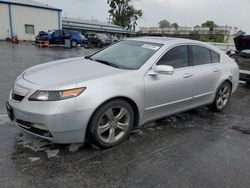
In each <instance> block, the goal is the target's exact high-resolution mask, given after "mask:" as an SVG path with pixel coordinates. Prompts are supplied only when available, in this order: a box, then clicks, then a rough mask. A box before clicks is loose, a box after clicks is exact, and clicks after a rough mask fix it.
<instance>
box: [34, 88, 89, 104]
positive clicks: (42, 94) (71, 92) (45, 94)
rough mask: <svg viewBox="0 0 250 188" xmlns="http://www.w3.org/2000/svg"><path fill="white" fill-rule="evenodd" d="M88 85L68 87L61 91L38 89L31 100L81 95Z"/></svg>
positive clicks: (53, 99) (47, 99)
mask: <svg viewBox="0 0 250 188" xmlns="http://www.w3.org/2000/svg"><path fill="white" fill-rule="evenodd" d="M85 89H86V87H82V88H76V89H68V90H61V91H40V90H38V91H36V92H35V93H34V94H33V95H31V96H30V98H29V100H30V101H58V100H64V99H69V98H73V97H77V96H78V95H80V94H81V93H82V92H83V91H84V90H85Z"/></svg>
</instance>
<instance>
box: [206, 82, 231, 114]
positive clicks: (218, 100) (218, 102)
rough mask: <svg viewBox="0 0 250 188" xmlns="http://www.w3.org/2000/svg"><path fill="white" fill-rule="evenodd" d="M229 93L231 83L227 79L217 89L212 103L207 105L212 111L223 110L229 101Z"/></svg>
mask: <svg viewBox="0 0 250 188" xmlns="http://www.w3.org/2000/svg"><path fill="white" fill-rule="evenodd" d="M231 93H232V86H231V84H230V83H229V82H228V81H226V82H224V83H223V84H222V85H221V86H220V87H219V89H218V90H217V92H216V95H215V99H214V101H213V103H212V104H211V105H209V107H210V109H211V110H212V111H214V112H220V111H222V110H224V109H225V108H226V106H227V104H228V102H229V101H230V97H231Z"/></svg>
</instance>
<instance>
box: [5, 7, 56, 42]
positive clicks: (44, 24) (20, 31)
mask: <svg viewBox="0 0 250 188" xmlns="http://www.w3.org/2000/svg"><path fill="white" fill-rule="evenodd" d="M10 6H11V17H12V30H13V34H16V35H17V36H18V38H19V40H27V41H33V40H35V36H36V35H37V34H38V32H39V31H48V30H52V29H58V28H59V25H61V23H60V24H59V23H58V21H59V19H58V11H56V10H47V9H40V8H34V7H27V6H19V5H10ZM60 15H61V13H60ZM60 17H61V16H60ZM60 20H61V18H60ZM25 24H27V25H34V29H35V34H28V33H25ZM9 25H10V24H9V8H8V5H7V4H1V3H0V40H3V39H5V38H6V37H8V32H7V31H8V30H10V28H9ZM9 36H10V34H9Z"/></svg>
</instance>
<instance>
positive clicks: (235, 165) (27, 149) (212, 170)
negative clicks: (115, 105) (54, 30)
mask: <svg viewBox="0 0 250 188" xmlns="http://www.w3.org/2000/svg"><path fill="white" fill-rule="evenodd" d="M95 51H96V49H84V48H77V49H65V48H62V47H53V48H48V49H39V48H36V47H35V46H33V45H32V44H31V43H21V44H18V45H13V44H10V43H7V42H0V57H1V58H0V81H1V82H0V187H1V188H2V187H10V188H13V187H25V188H29V187H60V188H61V187H150V188H151V187H180V188H185V187H190V188H191V187H192V188H193V187H197V188H201V187H202V188H203V187H204V188H206V187H213V188H214V187H215V188H216V187H218V188H223V187H237V188H246V187H249V185H250V135H249V134H247V133H248V132H247V131H242V130H249V129H250V89H249V88H246V87H245V85H243V84H241V85H240V87H239V89H238V90H237V92H236V93H235V94H233V96H232V98H231V102H230V104H229V105H228V107H227V109H226V110H225V111H223V112H221V113H214V112H211V111H210V110H209V109H208V108H206V107H202V108H198V109H195V110H191V111H188V112H184V113H181V114H177V115H174V116H170V117H168V118H165V119H162V120H159V121H157V122H152V123H149V124H146V125H144V126H143V127H142V128H141V129H136V130H133V131H132V133H131V134H130V136H129V139H128V140H127V141H125V142H124V143H122V144H121V145H119V146H116V147H114V148H110V149H106V150H103V149H99V148H98V147H96V146H94V145H92V144H90V143H87V144H84V145H83V144H71V145H57V144H53V143H50V142H48V141H45V140H42V139H38V138H36V137H33V136H30V135H28V134H26V133H23V132H22V131H20V130H19V129H18V128H17V127H16V126H15V125H14V124H13V123H12V122H9V120H8V118H7V117H6V116H5V114H6V111H5V101H6V100H7V96H8V92H9V89H10V88H11V86H12V84H13V81H14V78H15V77H16V76H17V75H18V74H20V73H21V72H22V71H23V70H25V69H26V68H28V67H30V66H33V65H36V64H40V63H44V62H48V61H51V60H56V59H62V58H69V57H76V56H83V55H88V54H91V53H93V52H95Z"/></svg>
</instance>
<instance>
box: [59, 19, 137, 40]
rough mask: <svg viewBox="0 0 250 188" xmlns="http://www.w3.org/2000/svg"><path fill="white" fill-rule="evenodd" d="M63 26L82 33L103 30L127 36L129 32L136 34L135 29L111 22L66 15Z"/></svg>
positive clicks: (103, 31) (110, 33)
mask: <svg viewBox="0 0 250 188" xmlns="http://www.w3.org/2000/svg"><path fill="white" fill-rule="evenodd" d="M62 27H63V29H65V30H74V31H79V32H80V33H82V34H86V33H91V32H98V33H100V32H102V33H107V34H109V35H115V36H117V37H118V38H119V36H124V35H125V36H127V35H129V34H135V32H134V31H129V30H126V29H124V28H123V27H121V26H117V25H114V24H111V23H107V22H102V21H98V20H85V19H80V18H79V19H77V18H68V17H64V18H63V19H62Z"/></svg>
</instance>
